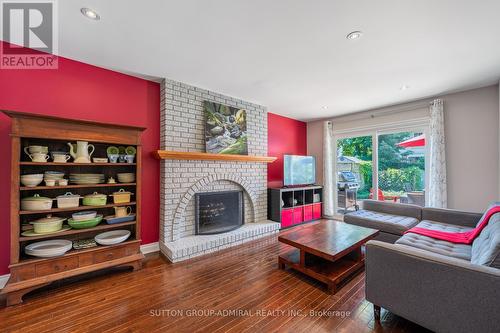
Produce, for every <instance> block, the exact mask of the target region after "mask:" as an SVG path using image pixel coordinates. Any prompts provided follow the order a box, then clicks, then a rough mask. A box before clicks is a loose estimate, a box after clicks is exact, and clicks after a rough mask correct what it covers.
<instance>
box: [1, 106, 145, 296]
mask: <svg viewBox="0 0 500 333" xmlns="http://www.w3.org/2000/svg"><path fill="white" fill-rule="evenodd" d="M3 113H5V114H6V115H7V116H9V117H10V118H11V119H12V130H11V137H12V155H11V184H10V187H11V194H10V202H11V203H10V266H9V268H10V279H9V281H8V282H7V285H6V286H5V288H4V289H3V290H2V293H4V294H6V298H7V305H13V304H18V303H21V302H22V297H23V295H24V294H26V293H27V292H29V291H31V290H34V289H36V288H40V287H42V286H45V285H47V284H49V283H51V282H53V281H56V280H60V279H63V278H67V277H70V276H75V275H79V274H83V273H88V272H92V271H95V270H99V269H104V268H109V267H115V266H131V267H133V269H134V270H136V269H139V268H140V267H141V263H142V259H143V258H144V255H143V254H142V253H141V251H140V242H141V241H140V234H141V233H140V232H141V214H140V212H141V209H140V207H141V205H140V203H141V177H140V175H141V133H142V131H143V130H144V128H141V127H134V126H123V125H115V124H106V123H97V122H92V121H84V120H73V119H64V118H58V117H51V116H41V115H36V114H30V113H21V112H10V111H3ZM77 140H78V141H87V142H89V143H91V144H93V145H94V147H95V152H94V154H93V155H92V156H93V157H107V153H106V149H107V147H108V146H110V145H115V146H116V145H120V146H133V147H135V148H136V151H137V153H136V159H135V163H131V164H129V163H73V162H71V161H70V162H68V163H53V162H31V161H30V160H29V158H28V156H26V154H25V153H24V152H23V148H24V147H27V146H29V145H42V146H48V147H49V152H50V151H55V150H63V149H64V150H66V151H67V150H68V148H67V147H68V146H67V143H68V142H76V141H77ZM45 171H60V172H64V173H65V178H67V177H68V175H69V174H70V173H100V174H104V175H105V178H106V180H107V179H108V178H109V177H114V178H115V179H116V174H117V173H120V172H122V173H123V172H125V173H127V172H129V173H130V172H132V173H135V174H136V181H135V182H134V183H118V182H117V183H115V184H108V183H104V184H84V185H82V184H80V185H75V184H72V183H69V184H68V185H65V186H50V187H49V186H43V184H40V185H38V186H36V187H25V186H22V185H21V183H20V175H23V174H34V173H36V174H40V173H44V172H45ZM121 188H124V189H126V190H127V191H130V192H133V193H134V196H133V197H132V199H131V202H128V203H122V204H113V203H112V202H113V200H112V199H109V198H108V201H107V203H106V205H105V206H82V205H80V206H79V207H75V208H54V207H56V205H55V203H54V204H53V206H52V207H53V208H52V209H49V210H43V211H42V210H40V211H22V210H21V209H20V202H21V199H22V198H24V197H27V196H32V195H34V194H39V195H40V196H46V197H49V198H55V197H56V196H58V195H62V194H64V193H66V192H72V193H73V194H80V195H82V196H83V195H86V194H92V193H93V192H96V191H97V192H99V193H102V194H107V195H109V194H111V193H113V192H115V191H118V189H121ZM120 205H121V206H130V207H131V208H132V210H133V212H134V213H135V214H136V219H135V221H131V222H124V223H118V224H106V223H105V222H104V221H102V222H101V223H100V224H99V225H97V226H95V227H93V228H88V229H70V230H67V231H62V232H59V233H54V234H48V235H44V234H41V235H37V236H34V237H25V236H21V232H22V226H23V225H26V224H27V223H28V222H29V221H32V220H34V219H38V218H40V217H44V216H45V215H47V214H55V215H57V216H61V217H65V218H68V217H71V214H72V213H74V212H77V211H83V210H95V211H98V213H99V214H103V215H104V216H106V215H112V214H113V209H114V207H115V206H120ZM114 229H127V230H130V231H131V236H130V237H129V238H128V239H127V240H126V241H125V242H122V243H119V244H116V245H110V246H100V245H98V246H96V247H92V248H87V249H81V250H74V249H71V250H70V251H68V252H66V254H64V255H63V256H59V257H52V258H37V257H31V256H28V255H26V254H25V253H24V248H25V247H26V246H27V245H28V244H30V243H33V242H37V241H42V240H49V239H67V240H71V241H73V240H78V239H90V238H94V236H95V235H97V234H99V233H101V232H103V231H108V230H114ZM4 230H5V229H4Z"/></svg>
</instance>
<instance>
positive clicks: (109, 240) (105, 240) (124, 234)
mask: <svg viewBox="0 0 500 333" xmlns="http://www.w3.org/2000/svg"><path fill="white" fill-rule="evenodd" d="M129 237H130V231H129V230H113V231H107V232H103V233H102V234H99V235H97V236H95V237H94V239H95V241H96V242H97V244H100V245H113V244H118V243H121V242H124V241H126V240H127V238H129Z"/></svg>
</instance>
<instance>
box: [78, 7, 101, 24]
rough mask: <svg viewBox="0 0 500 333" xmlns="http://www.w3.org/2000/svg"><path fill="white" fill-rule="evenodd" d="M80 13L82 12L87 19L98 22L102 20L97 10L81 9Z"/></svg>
mask: <svg viewBox="0 0 500 333" xmlns="http://www.w3.org/2000/svg"><path fill="white" fill-rule="evenodd" d="M80 11H81V12H82V14H83V15H85V17H88V18H89V19H92V20H96V21H98V20H100V19H101V17H100V16H99V14H97V12H96V11H95V10H92V9H90V8H82V9H80Z"/></svg>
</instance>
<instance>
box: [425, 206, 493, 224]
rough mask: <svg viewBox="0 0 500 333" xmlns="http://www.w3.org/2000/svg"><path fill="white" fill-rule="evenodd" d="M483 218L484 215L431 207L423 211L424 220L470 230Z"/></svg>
mask: <svg viewBox="0 0 500 333" xmlns="http://www.w3.org/2000/svg"><path fill="white" fill-rule="evenodd" d="M481 216H483V214H480V213H471V212H463V211H459V210H454V209H445V208H429V207H426V208H423V209H422V220H431V221H437V222H443V223H447V224H454V225H459V226H463V227H470V228H474V227H475V226H476V224H477V223H478V222H479V220H480V219H481Z"/></svg>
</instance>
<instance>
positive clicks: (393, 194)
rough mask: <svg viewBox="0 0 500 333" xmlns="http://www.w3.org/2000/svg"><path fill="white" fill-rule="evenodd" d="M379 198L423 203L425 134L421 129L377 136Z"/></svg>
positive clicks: (420, 204) (423, 204)
mask: <svg viewBox="0 0 500 333" xmlns="http://www.w3.org/2000/svg"><path fill="white" fill-rule="evenodd" d="M377 142H378V144H377V161H378V163H377V164H378V170H377V176H378V182H377V183H378V191H377V196H378V200H380V201H391V202H396V203H412V204H416V205H419V206H425V169H426V168H425V155H426V149H425V135H424V133H423V132H421V131H404V132H393V133H385V134H379V135H378V141H377Z"/></svg>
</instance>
